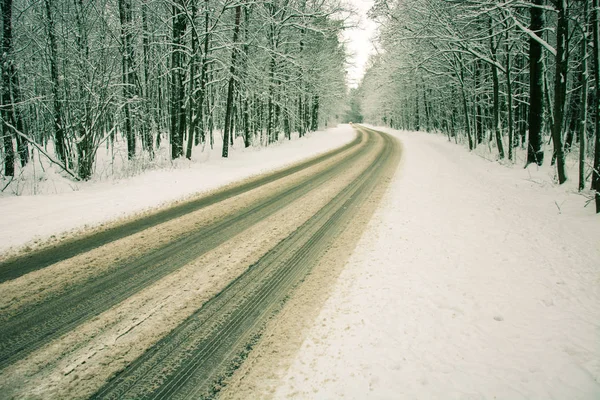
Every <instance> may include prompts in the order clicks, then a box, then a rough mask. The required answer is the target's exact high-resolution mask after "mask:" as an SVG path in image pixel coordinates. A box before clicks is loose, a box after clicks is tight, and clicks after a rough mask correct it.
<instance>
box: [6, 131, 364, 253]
mask: <svg viewBox="0 0 600 400" xmlns="http://www.w3.org/2000/svg"><path fill="white" fill-rule="evenodd" d="M354 137H355V133H354V131H353V129H352V128H351V127H350V126H349V125H340V126H338V127H337V128H332V129H328V130H326V131H321V132H314V133H310V134H308V135H307V136H305V137H304V138H301V139H295V140H291V141H287V140H282V141H281V142H280V143H277V144H274V145H271V146H269V147H266V148H265V147H250V148H248V149H244V148H243V145H241V144H240V143H237V145H236V146H235V147H234V149H233V150H231V151H230V153H229V159H223V158H221V156H220V151H221V146H220V144H219V143H217V144H216V145H215V148H214V150H208V149H207V150H206V151H204V152H201V151H200V149H199V148H196V149H195V152H194V157H193V159H192V162H190V161H187V160H177V161H176V162H175V163H171V162H170V160H168V155H167V154H166V153H165V154H159V155H158V156H157V159H156V161H155V165H153V166H152V165H151V167H153V168H155V169H148V170H145V171H142V170H140V168H142V166H141V163H130V164H128V163H127V161H126V153H125V152H124V149H122V148H119V149H118V151H117V153H116V154H115V153H113V154H109V153H108V152H104V153H101V154H100V156H99V161H98V163H97V164H98V165H97V166H96V173H95V175H94V178H93V179H92V181H91V182H84V183H80V182H78V183H74V182H71V181H69V180H66V179H64V178H62V177H61V176H60V175H59V174H57V173H56V172H55V170H54V168H53V167H52V166H51V165H49V164H48V163H47V162H45V161H44V160H43V156H42V160H41V163H42V165H43V166H44V170H42V169H41V167H40V163H39V162H38V163H35V164H32V163H30V165H31V166H30V167H29V168H30V170H27V171H25V173H26V174H28V176H27V178H30V177H34V176H35V179H33V180H31V179H24V180H23V181H22V182H23V183H22V184H23V185H28V186H27V187H20V188H19V187H8V188H7V190H5V192H4V193H3V194H2V196H1V197H0V214H1V215H2V218H1V219H0V252H2V251H6V250H7V249H9V248H10V247H11V246H14V247H17V246H21V245H24V244H26V243H28V242H30V241H32V240H34V239H41V240H43V239H45V238H47V237H49V236H51V235H58V234H61V233H62V232H65V231H71V230H76V229H80V228H82V227H85V226H94V225H98V224H100V223H103V222H106V221H111V220H115V219H118V218H121V217H124V216H127V215H130V214H132V213H137V212H141V211H144V210H148V209H152V208H155V207H158V206H160V205H162V204H165V203H168V202H172V201H176V200H179V199H182V198H185V197H188V196H191V195H194V194H196V193H199V192H205V191H209V190H212V189H215V188H218V187H221V186H224V185H226V184H228V183H231V182H234V181H238V180H242V179H244V178H247V177H250V176H253V175H258V174H261V173H264V172H267V171H270V170H274V169H279V168H282V167H284V166H286V165H289V164H293V163H295V162H298V161H300V160H302V159H306V158H309V157H312V156H315V155H317V154H319V153H323V152H326V151H329V150H331V149H333V148H336V147H339V146H342V145H343V144H345V143H348V142H350V141H351V140H352V139H353V138H354ZM36 154H37V153H36ZM35 159H36V161H37V160H38V157H37V156H36V157H35ZM156 164H157V165H156ZM34 165H37V170H36V169H34V168H33V166H34ZM146 167H147V165H146ZM144 168H145V167H144ZM113 169H114V170H113ZM34 174H36V175H34ZM123 174H125V175H127V174H129V175H133V174H136V175H135V176H130V177H120V176H122V175H123ZM31 182H33V184H32V183H31ZM15 183H17V182H16V181H15V182H13V184H11V185H13V186H14V184H15ZM11 190H12V192H11ZM23 192H25V193H34V192H35V193H41V194H37V195H20V196H16V195H15V193H23ZM11 193H12V195H11Z"/></svg>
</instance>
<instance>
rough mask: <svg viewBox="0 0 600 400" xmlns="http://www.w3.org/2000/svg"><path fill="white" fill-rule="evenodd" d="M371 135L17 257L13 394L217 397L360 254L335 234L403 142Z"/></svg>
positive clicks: (7, 390) (6, 354) (2, 373)
mask: <svg viewBox="0 0 600 400" xmlns="http://www.w3.org/2000/svg"><path fill="white" fill-rule="evenodd" d="M361 132H362V133H361V134H360V135H359V137H358V138H357V140H355V141H354V142H352V143H350V144H349V145H347V146H345V147H343V148H341V149H339V150H337V151H333V152H331V153H329V154H327V155H325V156H322V157H319V158H317V159H315V160H312V161H310V162H306V163H303V164H301V165H298V166H295V167H293V168H291V169H288V170H286V171H282V172H279V173H276V174H274V175H273V174H272V175H267V176H263V177H259V178H258V179H255V180H252V181H250V182H246V183H244V184H242V185H238V186H234V187H230V188H227V189H225V190H223V191H221V192H217V193H215V194H213V195H211V196H209V197H205V198H202V199H199V200H196V201H191V202H188V203H184V204H182V205H180V206H177V207H175V208H172V209H170V210H165V211H160V212H157V213H155V214H153V215H151V216H149V217H147V218H146V219H141V220H138V221H132V222H130V223H128V224H126V225H123V226H117V227H116V228H112V229H111V230H107V231H100V232H96V233H94V234H92V235H91V236H88V237H84V238H80V239H75V240H73V241H71V242H67V243H65V244H63V245H61V244H58V245H57V246H56V247H54V248H50V249H48V250H46V251H42V252H39V253H38V254H36V253H34V254H33V255H31V256H29V255H25V258H22V259H17V260H13V262H5V263H4V265H3V269H1V270H2V271H3V274H4V275H3V278H4V279H3V280H4V281H5V282H4V283H2V286H0V288H1V289H2V291H3V294H4V296H3V298H2V299H0V310H1V311H0V338H2V341H1V343H0V368H1V369H0V390H1V391H2V393H3V396H4V395H5V396H6V397H30V396H33V397H35V396H41V397H44V398H50V397H56V398H65V397H86V396H89V395H91V394H93V393H94V392H96V391H97V390H98V389H99V388H100V387H101V386H102V385H104V384H105V383H106V381H107V380H108V379H109V378H111V377H112V378H113V379H112V380H111V381H110V382H108V383H107V384H105V386H103V387H102V389H101V390H100V391H99V392H97V393H96V395H95V396H96V397H97V398H105V397H108V398H112V397H120V396H122V395H124V394H125V393H127V396H133V397H137V396H141V395H144V396H151V397H165V396H166V397H170V396H172V395H174V394H178V395H184V396H187V395H190V396H193V397H198V396H199V395H200V394H202V393H205V394H206V393H210V392H212V391H214V390H215V385H218V382H219V381H220V379H221V378H222V376H224V375H226V374H227V373H228V371H229V370H230V369H231V368H232V367H234V366H235V364H236V363H237V362H239V361H236V360H238V359H239V357H240V355H243V354H244V352H245V351H246V350H245V349H247V346H248V344H250V343H252V342H253V341H254V340H256V338H257V335H258V334H260V332H261V330H262V329H263V327H264V325H265V323H266V322H267V321H268V320H269V319H270V318H271V317H272V316H273V315H274V314H275V313H276V312H277V310H278V309H279V308H280V307H281V304H282V302H284V300H285V299H286V298H287V296H288V294H289V292H290V291H291V290H292V289H293V288H294V287H296V286H297V285H298V283H299V282H301V281H302V280H303V279H304V277H305V276H306V275H307V274H308V273H309V272H310V271H311V269H312V268H313V267H314V266H315V265H317V264H319V260H320V259H321V258H322V256H323V254H325V253H328V254H329V256H330V257H331V255H332V254H335V253H336V249H339V251H343V252H347V250H346V249H345V248H344V247H343V246H340V245H335V242H336V238H337V237H338V236H339V235H340V233H341V232H345V231H346V227H347V226H348V225H349V223H350V221H351V220H354V219H356V218H358V217H359V216H360V215H361V213H362V212H363V209H364V208H365V207H364V204H370V205H369V207H371V208H372V205H373V204H372V203H373V201H372V200H371V199H369V197H370V196H371V194H373V192H374V191H381V190H382V189H381V188H382V187H384V186H385V182H387V181H389V179H390V177H391V175H392V174H393V173H394V171H395V169H396V166H397V163H398V160H399V147H398V144H397V142H396V141H395V140H394V139H392V138H390V137H389V136H387V135H383V134H380V133H376V132H374V131H368V130H361ZM369 207H367V208H369ZM352 225H356V226H355V227H353V229H356V228H357V227H358V226H360V224H356V223H355V224H352ZM61 246H62V247H61ZM132 249H135V251H132ZM20 265H25V266H26V270H25V271H19V270H18V266H20ZM249 267H250V268H249ZM12 278H15V279H12ZM232 363H233V364H232ZM121 371H122V372H121ZM115 374H116V377H115Z"/></svg>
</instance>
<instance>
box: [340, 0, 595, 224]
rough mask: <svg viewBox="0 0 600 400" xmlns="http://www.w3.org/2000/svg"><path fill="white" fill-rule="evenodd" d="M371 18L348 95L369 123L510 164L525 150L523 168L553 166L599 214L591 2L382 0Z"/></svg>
mask: <svg viewBox="0 0 600 400" xmlns="http://www.w3.org/2000/svg"><path fill="white" fill-rule="evenodd" d="M370 14H371V15H370V16H371V18H374V19H375V20H376V21H378V23H379V24H380V32H379V38H378V46H379V48H378V51H377V55H376V56H374V57H373V58H372V59H371V63H370V66H369V68H368V70H367V72H366V75H365V77H364V79H363V82H362V84H361V85H360V87H359V88H358V90H356V91H354V93H352V96H351V97H352V99H353V104H358V103H360V110H361V111H360V112H361V113H362V117H364V118H365V120H367V121H369V122H373V123H377V124H384V125H389V126H391V127H393V128H401V129H408V130H417V131H418V130H422V131H440V132H443V133H444V134H446V135H448V138H449V139H451V140H453V141H457V142H463V143H465V144H466V145H467V146H468V148H469V149H470V150H473V149H475V148H476V147H477V146H482V145H484V146H488V147H489V148H490V149H493V151H495V152H496V153H497V158H498V159H500V160H506V162H515V153H516V152H517V151H521V150H522V151H524V152H526V164H531V163H535V164H538V165H542V164H543V163H544V162H549V163H552V165H556V174H557V180H558V182H559V183H560V184H562V183H564V182H565V181H566V180H567V179H577V180H578V187H579V190H583V189H586V188H588V187H589V188H591V189H592V190H593V191H595V202H596V210H597V212H600V172H599V168H600V136H599V135H600V132H599V131H600V113H599V112H598V110H599V101H600V98H599V95H598V94H599V93H600V79H599V77H600V73H599V65H598V63H599V59H598V47H599V37H598V35H599V25H598V24H599V23H598V0H584V1H579V0H577V1H575V0H531V1H522V0H508V1H495V0H411V1H386V0H378V1H376V3H375V6H374V7H373V8H372V9H371V12H370ZM550 144H551V146H552V149H553V151H552V157H551V160H545V159H544V147H545V146H546V145H550ZM568 153H573V154H578V159H579V165H578V176H576V177H568V176H567V170H566V168H565V158H566V156H567V154H568ZM588 185H589V186H588Z"/></svg>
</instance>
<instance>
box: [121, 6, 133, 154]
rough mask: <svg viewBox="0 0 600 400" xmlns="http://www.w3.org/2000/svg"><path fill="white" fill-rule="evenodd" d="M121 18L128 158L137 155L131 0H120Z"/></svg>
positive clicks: (124, 109)
mask: <svg viewBox="0 0 600 400" xmlns="http://www.w3.org/2000/svg"><path fill="white" fill-rule="evenodd" d="M119 20H120V22H121V47H122V49H121V51H122V55H123V65H122V68H123V76H122V82H123V97H125V105H124V107H123V111H124V113H125V136H126V138H127V158H128V159H130V160H131V159H132V158H133V157H135V133H134V132H133V127H132V121H131V120H132V118H131V117H132V116H131V107H132V102H133V100H134V97H135V87H136V82H135V71H134V68H135V67H134V60H133V57H134V53H133V35H132V33H131V29H132V28H133V26H132V20H133V18H132V11H131V0H119Z"/></svg>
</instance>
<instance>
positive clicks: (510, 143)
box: [506, 38, 515, 161]
mask: <svg viewBox="0 0 600 400" xmlns="http://www.w3.org/2000/svg"><path fill="white" fill-rule="evenodd" d="M506 47H507V49H506V92H507V93H506V96H507V101H508V159H509V160H510V161H514V159H515V157H514V116H513V93H512V82H511V77H510V48H508V38H507V43H506Z"/></svg>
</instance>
